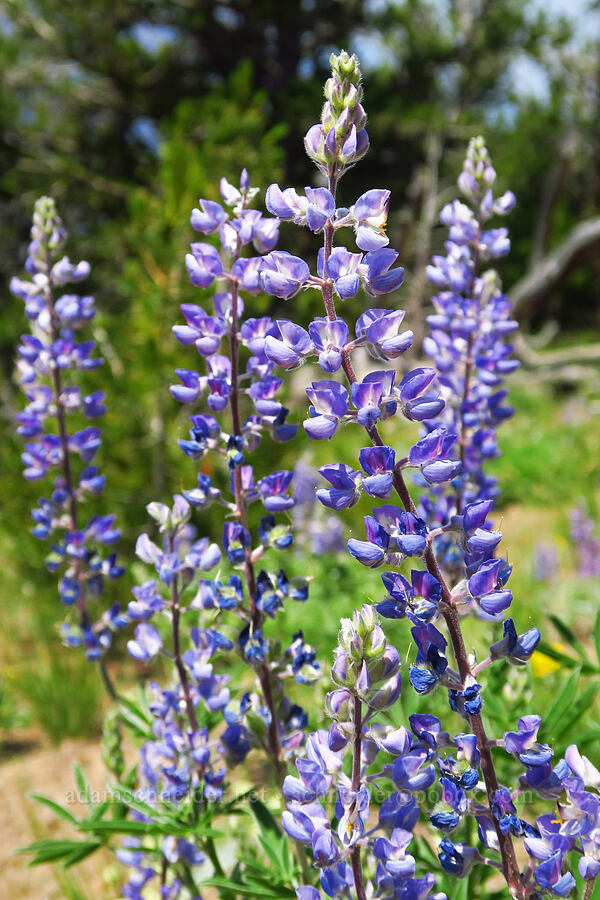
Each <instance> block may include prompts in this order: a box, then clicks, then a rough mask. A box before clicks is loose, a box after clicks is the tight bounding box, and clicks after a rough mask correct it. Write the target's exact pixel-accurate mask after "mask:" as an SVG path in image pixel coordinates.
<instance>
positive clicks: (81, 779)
mask: <svg viewBox="0 0 600 900" xmlns="http://www.w3.org/2000/svg"><path fill="white" fill-rule="evenodd" d="M73 772H74V774H75V782H76V784H77V788H78V790H79V793H80V794H81V796H82V797H83V798H84V800H85V802H86V803H87V805H88V806H89V808H90V809H91V810H93V809H95V806H96V804H95V803H94V802H93V800H92V792H91V789H90V786H89V784H88V782H87V779H86V777H85V775H84V774H83V769H82V768H81V766H80V765H79V763H73Z"/></svg>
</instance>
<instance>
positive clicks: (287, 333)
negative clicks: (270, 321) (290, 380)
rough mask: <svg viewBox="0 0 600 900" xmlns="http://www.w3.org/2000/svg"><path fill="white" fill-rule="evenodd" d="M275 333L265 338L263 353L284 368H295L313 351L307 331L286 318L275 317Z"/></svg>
mask: <svg viewBox="0 0 600 900" xmlns="http://www.w3.org/2000/svg"><path fill="white" fill-rule="evenodd" d="M275 325H276V327H277V329H278V331H279V338H278V337H277V334H274V335H273V334H269V335H267V337H266V338H265V355H266V356H267V358H268V359H270V360H271V362H273V363H276V365H278V366H282V368H284V369H288V370H292V369H297V368H298V367H299V366H301V365H302V363H303V362H304V360H305V358H306V357H307V356H309V355H310V354H311V353H312V352H313V351H314V347H313V343H312V341H311V339H310V335H309V334H308V332H306V331H305V330H304V328H301V327H300V325H295V324H294V323H293V322H290V321H288V320H287V319H277V321H276V322H275Z"/></svg>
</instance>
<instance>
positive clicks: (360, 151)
mask: <svg viewBox="0 0 600 900" xmlns="http://www.w3.org/2000/svg"><path fill="white" fill-rule="evenodd" d="M329 62H330V65H331V77H330V78H329V79H328V81H327V82H326V84H325V105H324V106H323V111H322V113H321V122H320V123H319V124H317V125H313V126H312V128H310V129H309V130H308V132H307V135H306V137H305V138H304V147H305V149H306V152H307V154H308V155H309V156H310V158H311V159H312V160H313V162H314V163H315V165H316V166H317V168H318V169H319V170H320V171H321V172H323V174H324V175H327V176H329V177H333V178H336V179H337V178H340V177H341V175H343V174H344V172H345V171H346V170H347V169H349V168H350V166H353V165H354V164H355V163H356V162H358V160H359V159H361V158H362V157H363V156H364V155H365V153H366V152H367V150H368V149H369V136H368V134H367V132H366V130H365V124H366V121H367V116H366V113H365V111H364V108H363V106H362V104H361V100H362V87H361V74H360V67H359V64H358V58H357V57H356V56H355V55H352V56H350V55H349V54H348V53H346V51H345V50H342V52H341V53H340V54H339V55H336V54H335V53H332V54H331V57H330V59H329Z"/></svg>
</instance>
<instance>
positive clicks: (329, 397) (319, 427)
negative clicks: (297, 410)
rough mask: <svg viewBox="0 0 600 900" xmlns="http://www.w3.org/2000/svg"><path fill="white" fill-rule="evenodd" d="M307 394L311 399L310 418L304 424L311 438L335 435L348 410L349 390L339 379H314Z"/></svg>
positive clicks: (319, 439)
mask: <svg viewBox="0 0 600 900" xmlns="http://www.w3.org/2000/svg"><path fill="white" fill-rule="evenodd" d="M306 394H307V396H308V399H309V400H310V401H311V406H310V409H309V413H310V419H307V420H306V421H305V422H304V423H303V424H304V429H305V431H306V433H307V434H308V436H309V438H312V439H313V440H317V441H322V440H324V439H325V438H327V439H329V438H331V437H333V435H334V434H335V432H336V430H337V427H338V425H339V422H340V419H341V418H343V416H345V415H346V413H347V412H348V405H349V397H348V391H347V390H346V388H345V387H344V386H343V385H341V384H339V382H337V381H313V383H312V387H310V388H307V389H306Z"/></svg>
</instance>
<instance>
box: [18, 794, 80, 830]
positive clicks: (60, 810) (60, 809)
mask: <svg viewBox="0 0 600 900" xmlns="http://www.w3.org/2000/svg"><path fill="white" fill-rule="evenodd" d="M29 796H30V797H31V799H32V800H35V801H36V803H42V804H43V805H44V806H47V807H48V809H51V810H52V812H53V813H54V814H55V815H56V816H58V818H59V819H62V820H63V822H68V823H69V825H75V826H77V825H78V824H79V819H77V818H76V817H75V816H74V815H73V813H70V812H69V810H68V809H65V808H64V806H61V805H60V803H56V802H55V801H54V800H51V799H50V797H45V796H44V795H43V794H30V795H29Z"/></svg>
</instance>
